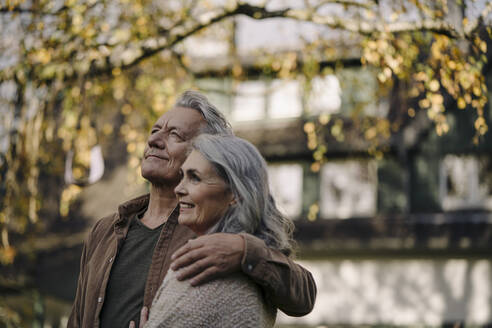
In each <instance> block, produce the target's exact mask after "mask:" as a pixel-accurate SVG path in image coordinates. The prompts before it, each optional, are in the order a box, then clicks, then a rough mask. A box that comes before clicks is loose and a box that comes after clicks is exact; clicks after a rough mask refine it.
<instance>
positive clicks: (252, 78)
mask: <svg viewBox="0 0 492 328" xmlns="http://www.w3.org/2000/svg"><path fill="white" fill-rule="evenodd" d="M231 31H232V34H233V36H234V37H233V39H234V42H235V43H234V44H235V50H234V51H235V53H234V55H233V56H232V55H231V52H230V48H229V45H228V43H227V42H226V41H224V39H228V38H224V37H223V35H220V34H219V33H217V34H215V33H216V32H217V31H214V30H213V29H211V30H210V31H209V32H208V33H203V35H201V36H199V37H193V38H188V39H187V40H186V41H185V42H184V44H183V45H182V49H181V50H182V51H183V53H184V54H186V56H187V57H188V58H187V62H189V68H190V70H192V71H193V72H194V73H195V75H196V77H197V78H196V80H195V86H196V87H197V88H198V89H200V90H201V91H203V92H204V93H205V94H207V96H208V97H209V98H210V100H211V101H212V102H213V103H214V104H216V105H217V106H218V107H219V108H220V109H221V110H222V111H223V112H224V113H225V114H226V116H227V117H228V118H229V119H230V120H231V122H232V124H233V128H234V130H235V132H236V134H237V135H238V136H241V137H243V138H245V139H247V140H249V141H251V142H253V143H254V144H255V145H256V146H257V147H258V148H259V149H260V151H261V153H262V154H263V155H264V156H265V158H266V159H267V161H268V163H269V174H270V184H271V189H272V192H273V194H274V196H275V198H276V201H277V202H278V204H279V207H280V208H281V209H282V211H283V212H284V213H285V214H286V215H288V216H290V217H292V218H293V219H294V220H295V224H296V240H297V241H298V243H299V255H298V260H299V262H300V263H301V264H302V265H304V266H305V267H306V268H308V269H309V270H310V271H311V272H312V273H313V275H314V277H315V280H316V282H317V286H318V298H317V302H316V305H315V308H314V310H313V312H312V313H311V314H309V315H307V316H305V317H302V318H290V317H286V316H284V315H282V314H281V315H280V316H279V318H278V323H279V325H296V326H316V327H318V326H340V325H344V326H345V325H346V326H357V325H375V326H380V325H395V326H400V325H404V326H416V325H418V326H439V325H445V324H451V325H454V324H460V323H466V324H469V325H478V326H481V325H492V260H491V256H490V255H491V254H492V251H491V250H492V156H491V155H492V137H491V133H490V131H489V133H487V134H486V135H485V137H484V138H483V139H482V140H481V142H480V144H479V145H474V144H473V143H472V138H473V135H474V133H475V131H474V127H473V118H472V115H473V113H472V112H470V111H462V110H459V109H458V108H455V105H454V102H449V106H448V105H447V111H448V113H449V116H448V119H449V124H450V131H449V132H448V133H447V134H445V135H444V136H437V134H436V132H435V129H434V126H433V124H432V123H431V122H430V121H429V120H428V118H427V115H426V112H425V111H423V110H419V109H418V108H417V107H415V111H414V113H413V114H414V115H413V116H414V117H412V118H411V119H408V120H407V121H406V122H404V124H402V125H401V126H400V128H399V129H398V131H397V132H395V133H394V135H393V136H392V137H391V138H389V139H381V141H380V143H379V144H378V146H377V147H376V148H377V149H383V150H384V152H383V156H382V157H380V156H375V155H374V153H373V152H370V151H369V150H371V149H372V147H373V145H372V144H371V143H370V142H368V141H367V139H366V138H365V137H364V135H363V134H361V133H360V130H359V129H358V125H357V124H358V123H357V121H356V120H354V119H353V118H354V116H353V114H354V112H359V113H363V115H361V117H367V118H370V119H371V120H372V121H371V122H376V121H377V118H387V117H388V116H389V115H391V113H394V112H395V108H399V107H400V106H403V105H402V104H401V103H400V101H399V97H398V89H397V87H396V86H395V90H394V91H392V92H390V93H389V94H387V95H386V96H384V97H381V96H380V94H381V93H380V91H381V90H378V82H377V79H376V76H375V74H374V72H373V71H371V70H370V69H366V68H363V67H361V66H360V51H359V50H358V49H357V48H356V47H353V43H356V42H355V41H354V40H351V39H350V38H345V36H344V35H343V33H342V35H341V34H340V33H338V34H336V35H333V36H332V35H330V33H331V32H327V31H325V30H322V29H319V28H318V27H316V26H315V25H314V24H311V23H301V22H297V21H293V20H282V21H279V20H274V19H273V20H263V21H255V20H252V19H248V18H243V17H239V18H237V19H235V20H234V21H233V22H231ZM267 31H270V32H267ZM219 35H220V37H219ZM320 35H323V37H324V38H325V39H330V38H332V39H333V43H334V44H335V47H334V48H335V49H337V50H336V53H334V54H333V60H332V61H331V62H329V63H319V65H320V66H322V65H326V66H327V67H331V66H330V65H333V66H334V65H336V63H337V62H341V63H343V65H342V66H343V68H336V70H335V69H334V70H332V73H330V72H329V71H327V72H326V73H324V74H320V75H318V76H315V77H313V78H312V79H310V81H309V83H307V82H306V80H305V78H304V77H303V76H302V74H301V75H299V77H296V78H293V77H290V78H289V77H286V78H283V79H279V78H277V77H275V76H276V74H271V72H270V73H269V72H265V71H263V70H262V69H259V68H258V67H257V66H256V58H257V57H258V56H257V54H258V53H261V52H263V51H264V50H265V49H268V50H269V51H270V52H271V53H273V54H274V53H275V52H278V53H283V54H286V53H289V52H294V53H295V52H296V51H300V50H301V49H300V48H301V47H302V46H303V45H304V43H303V40H312V39H315V38H318V37H319V36H320ZM489 48H490V47H489ZM299 60H302V59H301V58H300V57H294V58H293V59H292V60H291V63H296V62H298V61H299ZM238 61H239V63H240V64H241V65H240V66H241V67H242V68H241V69H242V70H246V71H243V72H242V74H241V79H240V80H237V79H233V78H231V76H233V75H234V67H235V64H237V62H238ZM284 64H285V63H280V62H279V64H278V65H279V66H282V65H284ZM489 72H490V69H489ZM486 79H487V83H488V90H492V74H488V75H487V76H486ZM308 84H309V87H306V85H308ZM490 97H491V94H490V91H489V99H491V98H490ZM487 106H488V107H486V109H487V110H488V113H487V114H486V119H487V120H488V124H489V126H492V108H491V104H490V102H489V104H488V105H487ZM404 109H405V111H406V110H407V109H406V108H404ZM313 122H316V124H318V126H323V131H324V132H325V133H324V134H322V138H323V143H324V144H325V145H326V153H325V154H324V156H325V159H326V160H325V161H324V162H323V163H322V164H321V165H319V166H317V165H313V162H314V161H313V150H312V149H310V148H309V147H308V143H309V140H308V137H307V134H306V129H309V127H310V126H312V125H310V124H311V123H313ZM313 124H314V123H313ZM319 124H321V125H319ZM120 146H121V145H118V147H120ZM124 149H125V148H124V146H123V147H121V148H118V149H116V147H115V149H113V150H114V153H113V154H109V155H108V154H105V159H106V161H107V162H106V166H107V167H108V168H109V169H110V171H111V174H110V175H109V176H106V177H105V179H103V180H102V181H101V182H98V183H97V184H94V185H91V186H89V187H87V188H86V190H85V191H84V192H83V196H82V200H81V202H80V203H79V204H78V205H77V206H78V210H79V212H78V213H79V215H80V217H81V218H83V219H87V222H86V224H85V225H84V226H83V227H81V229H79V230H80V231H81V230H83V229H82V228H84V229H87V228H88V227H90V225H92V224H93V220H96V219H98V218H100V217H102V216H103V215H106V214H109V213H111V212H112V211H114V210H115V209H116V208H117V205H118V204H119V203H120V202H122V201H124V200H125V199H128V198H130V197H131V196H133V195H136V194H138V193H142V192H144V190H143V189H142V188H140V187H135V188H134V189H132V190H130V191H128V193H122V192H121V191H122V190H124V189H125V181H126V179H125V177H126V173H127V172H126V171H127V168H126V167H125V166H124V164H123V160H122V158H121V157H119V156H118V155H117V153H118V152H121V153H123V152H124ZM75 222H77V221H75ZM67 224H73V221H72V222H71V223H65V225H67ZM86 233H87V232H86V231H84V232H79V233H78V234H77V235H73V236H70V237H69V238H65V239H63V240H60V239H56V240H55V241H52V242H51V243H50V240H49V238H47V239H46V241H44V244H43V245H40V246H38V247H37V249H41V250H43V249H45V250H46V251H45V252H44V253H41V254H40V255H39V259H38V266H37V268H36V272H35V273H34V274H33V273H31V276H34V277H36V278H35V281H33V282H32V284H31V287H32V288H33V289H36V291H35V292H33V293H28V294H21V295H18V296H14V297H12V298H11V302H13V303H15V302H17V303H19V304H22V302H23V300H24V299H25V297H26V295H29V296H28V297H39V299H40V301H39V302H38V303H39V304H40V309H38V310H39V313H40V314H39V315H40V316H43V320H44V321H45V322H47V323H48V322H51V323H52V324H53V326H56V325H57V324H61V325H62V326H63V325H64V323H65V322H66V320H67V315H68V313H69V311H70V306H71V298H72V297H73V296H74V293H75V285H76V277H77V272H78V260H79V256H80V252H81V247H82V241H83V239H84V237H85V235H86ZM19 281H20V279H19ZM0 283H1V284H0V285H1V286H2V288H3V289H2V290H4V291H8V290H7V289H8V288H12V289H15V288H16V287H15V286H13V287H5V286H12V284H10V285H9V282H5V281H3V282H0ZM13 294H14V293H13ZM16 295H17V294H16ZM33 295H34V296H33ZM0 315H1V314H0Z"/></svg>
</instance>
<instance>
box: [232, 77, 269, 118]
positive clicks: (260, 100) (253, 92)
mask: <svg viewBox="0 0 492 328" xmlns="http://www.w3.org/2000/svg"><path fill="white" fill-rule="evenodd" d="M265 93H266V83H265V82H264V81H259V80H257V81H246V82H241V83H239V84H238V85H237V86H236V95H235V96H234V101H233V108H232V115H231V119H232V120H233V121H252V120H261V119H263V118H264V117H265V106H266V102H265Z"/></svg>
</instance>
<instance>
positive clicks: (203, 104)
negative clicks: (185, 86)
mask: <svg viewBox="0 0 492 328" xmlns="http://www.w3.org/2000/svg"><path fill="white" fill-rule="evenodd" d="M174 107H186V108H191V109H194V110H197V111H199V112H200V114H202V116H203V118H204V119H205V122H206V126H205V128H204V129H203V130H202V131H201V132H202V133H208V134H223V135H233V132H232V128H231V125H230V124H229V122H228V121H227V120H226V118H225V117H224V115H223V114H222V113H221V112H220V111H219V110H218V109H217V107H215V106H214V105H212V103H210V101H208V99H207V97H205V95H203V94H202V93H200V92H198V91H192V90H188V91H185V92H184V93H183V94H181V96H180V97H179V98H178V100H177V101H176V103H175V104H174Z"/></svg>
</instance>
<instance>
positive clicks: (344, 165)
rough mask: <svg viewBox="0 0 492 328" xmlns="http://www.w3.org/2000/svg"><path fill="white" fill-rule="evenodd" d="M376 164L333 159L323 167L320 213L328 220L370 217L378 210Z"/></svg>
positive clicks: (364, 161)
mask: <svg viewBox="0 0 492 328" xmlns="http://www.w3.org/2000/svg"><path fill="white" fill-rule="evenodd" d="M376 195H377V172H376V163H375V162H374V161H367V160H346V161H336V162H329V163H326V164H324V165H323V167H322V170H321V193H320V198H321V200H320V214H321V217H322V218H325V219H332V218H333V219H346V218H351V217H369V216H373V215H374V214H375V213H376V197H377V196H376Z"/></svg>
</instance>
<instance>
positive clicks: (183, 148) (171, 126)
mask: <svg viewBox="0 0 492 328" xmlns="http://www.w3.org/2000/svg"><path fill="white" fill-rule="evenodd" d="M202 124H205V120H204V119H203V116H202V115H201V114H200V113H199V112H198V111H196V110H194V109H191V108H184V107H176V108H173V109H171V110H170V111H168V112H166V113H165V114H164V115H162V116H161V117H160V118H159V119H158V120H157V122H156V123H155V124H154V126H153V127H152V129H151V132H150V135H149V137H148V139H147V145H146V146H145V150H144V156H143V159H142V167H141V171H142V176H143V177H144V178H145V179H147V180H149V181H150V182H151V183H152V184H153V185H154V186H160V185H166V186H170V187H172V186H175V185H177V184H178V183H179V180H180V175H179V169H180V167H181V165H182V164H183V162H184V161H185V159H186V152H187V150H188V146H189V144H190V142H191V139H193V138H194V137H195V136H196V135H197V134H198V132H199V131H200V127H201V125H202Z"/></svg>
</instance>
